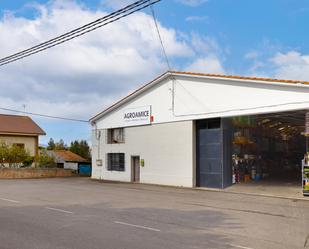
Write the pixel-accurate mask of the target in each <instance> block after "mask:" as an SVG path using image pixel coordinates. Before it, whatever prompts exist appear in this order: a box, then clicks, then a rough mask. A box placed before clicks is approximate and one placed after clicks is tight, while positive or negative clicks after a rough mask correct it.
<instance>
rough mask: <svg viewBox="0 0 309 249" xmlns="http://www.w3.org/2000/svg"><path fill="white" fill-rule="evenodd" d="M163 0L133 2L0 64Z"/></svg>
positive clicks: (28, 54) (56, 43)
mask: <svg viewBox="0 0 309 249" xmlns="http://www.w3.org/2000/svg"><path fill="white" fill-rule="evenodd" d="M160 1H161V0H141V1H137V2H135V3H133V4H130V5H128V6H126V7H124V8H122V9H120V10H117V11H115V12H113V13H111V14H109V15H107V16H104V17H102V18H99V19H97V20H96V21H93V22H91V23H88V24H86V25H84V26H82V27H79V28H77V29H74V30H72V31H69V32H67V33H65V34H63V35H60V36H57V37H55V38H53V39H50V40H48V41H46V42H43V43H40V44H38V45H36V46H33V47H31V48H29V49H25V50H22V51H20V52H18V53H15V54H12V55H10V56H7V57H4V58H2V59H0V66H3V65H6V64H9V63H12V62H14V61H17V60H21V59H23V58H25V57H28V56H30V55H33V54H36V53H39V52H41V51H43V50H46V49H49V48H51V47H54V46H57V45H59V44H62V43H64V42H67V41H69V40H72V39H74V38H76V37H79V36H82V35H84V34H86V33H89V32H91V31H94V30H96V29H98V28H101V27H103V26H105V25H108V24H110V23H113V22H115V21H118V20H120V19H122V18H124V17H126V16H129V15H131V14H133V13H135V12H138V11H140V10H142V9H145V8H147V7H149V6H152V5H153V4H155V3H157V2H160Z"/></svg>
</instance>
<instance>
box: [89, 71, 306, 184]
mask: <svg viewBox="0 0 309 249" xmlns="http://www.w3.org/2000/svg"><path fill="white" fill-rule="evenodd" d="M307 109H309V84H308V83H307V82H301V81H288V80H276V79H264V78H249V77H238V76H224V75H209V74H196V73H185V72H167V73H165V74H163V75H161V76H159V77H158V78H156V79H154V80H153V81H151V82H150V83H148V84H146V85H145V86H143V87H141V88H140V89H138V90H136V91H135V92H133V93H132V94H130V95H128V96H127V97H125V98H123V99H122V100H120V101H119V102H117V103H115V104H114V105H112V106H110V107H109V108H107V109H106V110H104V111H102V112H101V113H99V114H98V115H96V116H95V117H93V118H92V119H91V120H90V122H91V124H92V131H93V139H92V160H93V162H92V178H95V179H104V180H115V181H124V182H141V183H150V184H162V185H173V186H184V187H196V186H201V187H214V188H224V187H226V186H229V185H231V184H232V183H235V182H236V183H237V182H248V181H260V180H261V181H262V180H263V179H269V178H279V179H282V180H284V179H285V178H286V177H290V176H291V175H293V174H294V173H295V172H296V173H295V179H298V178H297V177H299V176H298V167H299V165H298V163H300V162H301V158H302V156H303V154H304V153H306V145H305V137H304V136H303V134H302V133H303V132H304V129H305V114H306V110H307ZM291 172H294V173H293V174H291Z"/></svg>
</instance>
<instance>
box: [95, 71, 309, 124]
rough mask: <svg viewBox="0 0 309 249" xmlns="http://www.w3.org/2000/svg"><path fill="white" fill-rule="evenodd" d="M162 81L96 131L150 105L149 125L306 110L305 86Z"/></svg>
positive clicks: (106, 119)
mask: <svg viewBox="0 0 309 249" xmlns="http://www.w3.org/2000/svg"><path fill="white" fill-rule="evenodd" d="M174 86H175V87H174V89H175V90H174V108H173V105H172V102H173V97H172V96H173V94H172V92H173V91H172V89H173V81H172V80H170V79H164V80H162V81H161V82H159V83H158V84H157V85H155V86H153V87H152V88H150V89H148V90H147V91H145V92H144V93H142V94H140V95H138V96H137V97H136V98H134V99H132V100H131V101H129V102H127V103H125V104H124V105H122V106H121V107H120V108H118V109H116V110H114V111H112V112H111V113H110V114H107V115H106V116H104V117H103V118H101V119H100V120H98V121H97V127H98V128H99V129H106V128H112V127H122V126H123V110H124V109H129V108H136V107H141V106H147V105H151V108H152V115H153V116H154V122H153V124H158V123H165V122H174V121H184V120H195V119H204V118H213V117H229V116H239V115H248V114H261V113H271V112H280V111H288V110H299V109H307V108H309V86H306V85H304V84H290V83H271V82H260V81H248V80H235V79H233V80H231V79H225V80H224V79H216V78H215V79H214V78H198V77H183V76H176V81H174Z"/></svg>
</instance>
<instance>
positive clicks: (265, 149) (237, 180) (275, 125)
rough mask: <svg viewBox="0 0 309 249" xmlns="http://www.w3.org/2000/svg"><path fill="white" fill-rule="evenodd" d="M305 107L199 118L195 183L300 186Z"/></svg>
mask: <svg viewBox="0 0 309 249" xmlns="http://www.w3.org/2000/svg"><path fill="white" fill-rule="evenodd" d="M305 116H306V111H305V110H298V111H289V112H280V113H271V114H260V115H250V116H237V117H229V118H215V119H203V120H196V121H195V123H196V153H197V154H196V160H197V161H196V186H198V187H210V188H226V187H229V186H231V185H234V186H235V185H239V186H245V185H247V186H248V185H249V186H261V185H263V184H264V185H265V186H270V185H276V186H288V185H290V186H292V185H293V186H298V187H299V186H301V182H302V181H301V177H302V174H301V163H302V159H303V158H304V155H305V154H306V147H307V146H306V137H305V136H304V131H305Z"/></svg>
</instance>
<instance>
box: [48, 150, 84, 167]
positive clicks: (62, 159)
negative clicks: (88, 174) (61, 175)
mask: <svg viewBox="0 0 309 249" xmlns="http://www.w3.org/2000/svg"><path fill="white" fill-rule="evenodd" d="M47 154H48V155H49V156H51V157H53V158H55V162H56V163H57V167H58V168H64V169H73V170H78V169H79V166H80V165H81V164H87V163H88V161H87V159H85V158H83V157H81V156H79V155H77V154H75V153H73V152H72V151H69V150H48V151H47ZM88 164H89V163H88Z"/></svg>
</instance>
